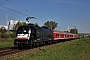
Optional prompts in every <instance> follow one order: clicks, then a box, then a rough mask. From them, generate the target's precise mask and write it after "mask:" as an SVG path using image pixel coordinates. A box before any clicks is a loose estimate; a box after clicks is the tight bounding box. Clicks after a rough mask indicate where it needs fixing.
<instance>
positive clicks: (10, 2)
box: [7, 0, 46, 22]
mask: <svg viewBox="0 0 90 60" xmlns="http://www.w3.org/2000/svg"><path fill="white" fill-rule="evenodd" d="M7 1H8V2H10V3H12V4H14V5H16V6H17V7H19V8H22V9H24V10H25V11H27V12H30V13H32V14H34V15H36V16H37V17H39V18H41V19H42V20H40V19H38V18H37V20H40V21H42V22H43V21H45V20H46V19H44V18H43V17H41V16H39V15H37V14H35V13H33V12H31V11H29V10H27V9H26V8H24V7H21V6H19V5H17V4H16V3H14V2H12V1H10V0H7Z"/></svg>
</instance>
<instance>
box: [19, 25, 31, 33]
mask: <svg viewBox="0 0 90 60" xmlns="http://www.w3.org/2000/svg"><path fill="white" fill-rule="evenodd" d="M28 31H29V27H28V26H20V27H19V28H18V30H17V33H18V34H28Z"/></svg>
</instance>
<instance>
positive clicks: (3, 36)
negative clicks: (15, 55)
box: [0, 33, 15, 40]
mask: <svg viewBox="0 0 90 60" xmlns="http://www.w3.org/2000/svg"><path fill="white" fill-rule="evenodd" d="M0 38H1V39H0V40H12V39H14V38H15V34H14V33H1V34H0Z"/></svg>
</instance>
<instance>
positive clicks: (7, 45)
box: [0, 42, 14, 48]
mask: <svg viewBox="0 0 90 60" xmlns="http://www.w3.org/2000/svg"><path fill="white" fill-rule="evenodd" d="M10 46H14V44H13V42H0V48H5V47H10Z"/></svg>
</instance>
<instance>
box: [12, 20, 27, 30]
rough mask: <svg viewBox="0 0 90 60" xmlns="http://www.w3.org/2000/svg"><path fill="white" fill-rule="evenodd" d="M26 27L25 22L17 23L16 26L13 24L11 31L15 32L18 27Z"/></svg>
mask: <svg viewBox="0 0 90 60" xmlns="http://www.w3.org/2000/svg"><path fill="white" fill-rule="evenodd" d="M22 25H27V24H26V23H25V22H18V23H17V24H14V26H13V30H14V31H16V30H17V29H18V27H19V26H22Z"/></svg>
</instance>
